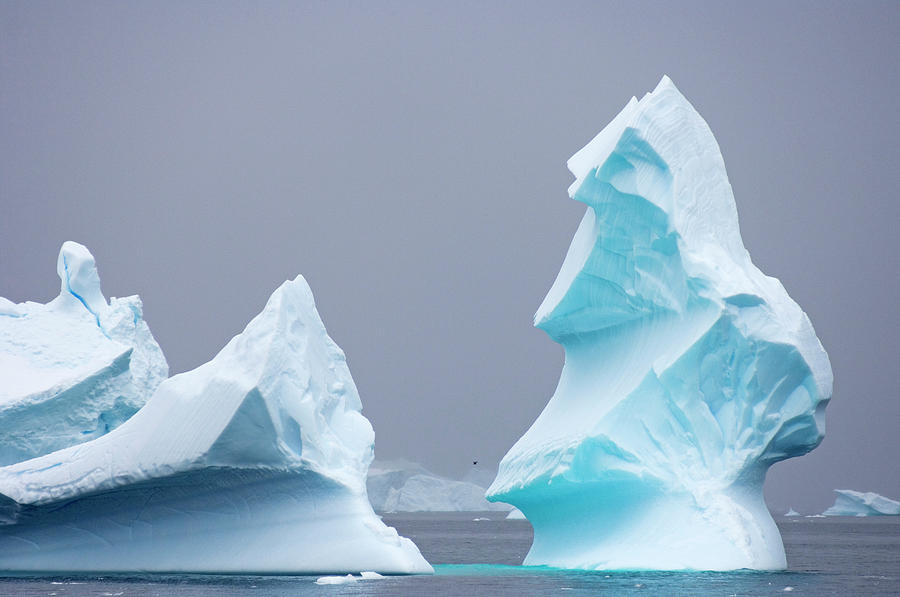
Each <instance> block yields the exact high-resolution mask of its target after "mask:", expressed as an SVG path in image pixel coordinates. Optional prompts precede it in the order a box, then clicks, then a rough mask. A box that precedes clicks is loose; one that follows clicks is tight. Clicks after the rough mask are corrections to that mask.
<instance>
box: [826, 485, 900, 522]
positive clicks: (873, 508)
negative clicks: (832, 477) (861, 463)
mask: <svg viewBox="0 0 900 597" xmlns="http://www.w3.org/2000/svg"><path fill="white" fill-rule="evenodd" d="M834 492H835V493H836V494H837V497H835V500H834V505H833V506H831V507H830V508H828V509H827V510H825V511H824V512H822V514H824V515H825V516H900V502H896V501H894V500H892V499H889V498H886V497H884V496H883V495H878V494H877V493H873V492H871V491H870V492H867V493H863V492H861V491H853V490H851V489H835V490H834Z"/></svg>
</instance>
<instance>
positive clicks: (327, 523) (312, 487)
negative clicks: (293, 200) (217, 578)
mask: <svg viewBox="0 0 900 597" xmlns="http://www.w3.org/2000/svg"><path fill="white" fill-rule="evenodd" d="M373 441H374V432H373V430H372V426H371V425H370V424H369V421H368V420H367V419H366V418H365V417H364V416H363V415H362V413H361V403H360V398H359V394H358V393H357V389H356V386H355V385H354V383H353V379H352V377H351V376H350V371H349V369H348V367H347V362H346V359H345V356H344V353H343V352H342V351H341V349H340V348H339V347H338V346H337V344H335V343H334V341H332V339H331V338H330V337H329V336H328V334H327V333H326V331H325V327H324V325H323V324H322V320H321V319H320V318H319V314H318V312H317V311H316V308H315V303H314V301H313V296H312V292H311V291H310V289H309V286H308V285H307V284H306V281H305V280H304V279H303V278H302V277H301V276H298V277H297V278H296V279H295V280H293V281H288V282H285V283H284V284H283V285H282V286H281V287H279V288H278V289H277V290H276V291H275V292H274V293H273V294H272V296H271V297H270V298H269V301H268V302H267V304H266V306H265V308H264V309H263V311H262V312H261V313H260V314H259V315H257V316H256V317H255V318H254V319H253V320H252V321H251V322H250V323H249V324H248V325H247V327H246V328H245V329H244V331H243V332H242V333H241V334H239V335H237V336H235V337H234V338H233V339H232V340H231V341H230V342H228V344H227V345H226V346H225V347H224V348H223V349H222V350H221V351H220V352H219V354H218V355H216V357H215V358H214V359H213V360H211V361H209V362H208V363H206V364H204V365H201V366H200V367H198V368H196V369H194V370H193V371H189V372H186V373H183V374H180V375H176V376H174V377H171V378H169V379H167V380H165V381H164V382H162V383H161V384H160V385H159V387H158V388H157V389H156V391H155V392H154V394H153V395H152V396H151V397H150V399H149V400H148V401H147V403H146V404H145V405H144V406H143V408H141V409H140V410H139V411H138V412H137V413H136V414H134V416H132V417H131V418H130V419H128V420H127V421H125V422H124V423H122V424H121V425H120V426H119V427H117V428H116V429H114V430H112V431H110V432H109V433H107V434H105V435H103V436H101V437H99V438H96V439H93V440H91V441H89V442H85V443H82V444H78V445H74V446H69V447H67V448H63V449H61V450H57V451H55V452H51V453H49V454H45V455H42V456H39V457H37V458H33V459H30V460H25V461H22V462H18V463H15V464H11V465H8V466H5V467H2V468H0V569H2V570H4V571H15V572H47V571H53V572H54V573H70V572H133V571H145V572H173V573H174V572H203V573H252V574H282V573H284V574H300V573H346V572H355V571H359V570H367V571H377V572H380V573H394V574H409V573H430V572H432V571H433V570H432V568H431V566H430V565H429V564H428V563H427V562H426V561H425V559H424V558H423V557H422V555H421V554H420V553H419V550H418V548H416V546H415V545H414V544H413V543H412V541H410V540H409V539H406V538H403V537H400V536H399V535H398V534H397V532H396V531H395V530H394V529H392V528H390V527H387V526H385V525H384V523H382V522H381V520H380V519H379V518H378V517H377V516H376V515H375V513H374V512H373V510H372V507H371V506H370V505H369V502H368V499H367V497H366V488H365V479H366V470H367V468H368V466H369V463H370V462H371V460H372V455H373Z"/></svg>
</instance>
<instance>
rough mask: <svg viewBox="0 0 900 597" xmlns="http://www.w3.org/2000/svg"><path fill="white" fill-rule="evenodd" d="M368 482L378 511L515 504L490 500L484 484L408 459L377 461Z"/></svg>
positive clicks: (504, 507)
mask: <svg viewBox="0 0 900 597" xmlns="http://www.w3.org/2000/svg"><path fill="white" fill-rule="evenodd" d="M366 485H367V488H368V494H369V501H370V502H371V503H372V507H373V508H375V510H376V511H378V512H481V511H487V510H495V511H505V510H509V509H510V508H511V506H509V505H507V504H492V503H491V502H488V501H487V500H486V499H485V498H484V486H483V485H478V484H476V483H473V482H470V481H456V480H453V479H448V478H446V477H441V476H440V475H435V474H434V473H432V472H430V471H428V470H427V469H425V468H424V467H422V465H420V464H416V463H413V462H407V461H404V460H393V461H375V462H374V463H372V466H371V468H370V469H369V477H368V480H367V482H366Z"/></svg>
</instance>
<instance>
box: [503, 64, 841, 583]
mask: <svg viewBox="0 0 900 597" xmlns="http://www.w3.org/2000/svg"><path fill="white" fill-rule="evenodd" d="M568 165H569V169H570V170H571V171H572V172H573V174H574V175H575V178H576V180H575V182H574V183H573V184H572V186H571V187H570V190H569V192H570V195H571V196H572V198H574V199H576V200H578V201H581V202H583V203H585V204H586V205H587V209H586V212H585V215H584V218H583V220H582V222H581V224H580V226H579V227H578V231H577V232H576V233H575V237H574V239H573V240H572V244H571V246H570V248H569V252H568V254H567V255H566V258H565V260H564V262H563V265H562V269H561V271H560V272H559V275H558V277H557V279H556V282H555V283H554V284H553V286H552V288H551V289H550V291H549V292H548V294H547V296H546V298H545V299H544V302H543V303H542V304H541V306H540V308H539V309H538V311H537V314H536V315H535V324H536V325H537V326H538V327H539V328H541V329H543V330H544V331H546V332H547V333H548V334H549V335H550V337H551V338H553V339H554V340H555V341H557V342H559V343H560V344H562V345H563V347H564V348H565V351H566V361H565V365H564V367H563V371H562V375H561V377H560V381H559V385H558V387H557V389H556V392H555V394H554V395H553V397H552V398H551V399H550V401H549V403H548V404H547V406H546V408H545V409H544V411H543V412H542V413H541V415H540V416H539V417H538V419H537V420H536V421H535V422H534V424H533V425H532V426H531V428H530V429H529V430H528V431H527V432H526V433H525V435H523V436H522V437H521V438H520V439H519V441H518V442H516V444H515V445H514V446H513V447H512V448H511V449H510V451H509V452H508V453H507V455H506V456H505V457H504V459H503V461H502V463H501V465H500V471H499V473H498V475H497V478H496V479H495V481H494V483H493V484H492V485H491V487H490V488H489V490H488V497H489V499H492V500H500V501H504V502H508V503H511V504H513V505H515V506H516V507H518V508H519V509H520V510H522V512H523V513H524V514H525V516H526V517H527V518H528V520H529V521H530V522H531V524H532V525H533V527H534V533H535V534H534V543H533V545H532V547H531V550H530V552H529V553H528V556H527V557H526V559H525V563H526V564H543V565H549V566H557V567H563V568H584V569H701V570H729V569H739V568H753V569H781V568H784V567H785V565H786V562H785V556H784V548H783V546H782V542H781V537H780V535H779V533H778V529H777V527H776V526H775V524H774V522H773V520H772V517H771V515H770V514H769V512H768V510H767V509H766V506H765V504H764V502H763V497H762V487H763V482H764V480H765V474H766V470H767V469H768V467H769V466H771V465H772V464H773V463H775V462H778V461H780V460H784V459H786V458H790V457H793V456H799V455H801V454H805V453H806V452H808V451H810V450H812V449H813V448H815V447H816V446H817V445H818V444H819V442H821V440H822V437H823V434H824V414H825V405H826V403H827V401H828V399H829V398H830V396H831V387H832V373H831V367H830V364H829V361H828V356H827V355H826V353H825V351H824V349H823V348H822V345H821V344H820V342H819V340H818V339H817V338H816V335H815V332H814V331H813V328H812V325H811V324H810V322H809V319H808V318H807V316H806V315H805V314H804V313H803V311H802V310H801V309H800V307H799V306H798V305H797V304H796V303H795V302H794V301H793V300H791V298H790V297H789V296H788V294H787V292H786V291H785V290H784V288H783V287H782V285H781V283H780V282H779V281H778V280H776V279H774V278H770V277H767V276H765V275H764V274H763V273H762V272H760V271H759V270H758V269H757V268H756V267H755V266H754V265H753V263H752V262H751V260H750V256H749V254H748V252H747V250H746V249H745V248H744V246H743V242H742V240H741V236H740V232H739V229H738V219H737V210H736V207H735V202H734V198H733V195H732V191H731V185H730V184H729V182H728V178H727V175H726V172H725V165H724V162H723V160H722V156H721V154H720V152H719V147H718V145H717V143H716V140H715V138H714V137H713V135H712V132H711V131H710V129H709V127H708V126H707V124H706V122H705V121H704V120H703V119H702V118H701V117H700V115H699V114H698V113H697V112H696V111H695V110H694V108H693V107H692V106H691V104H690V103H689V102H688V101H687V100H686V99H685V98H684V97H683V96H682V95H681V93H679V91H678V90H677V89H676V88H675V86H674V85H673V84H672V82H671V81H670V80H669V79H668V78H667V77H664V78H663V79H662V81H661V82H660V84H659V85H658V86H657V88H656V89H655V90H654V91H653V92H652V93H649V94H647V95H646V96H644V98H643V99H641V100H640V101H638V100H637V99H634V98H632V100H631V101H630V102H629V103H628V104H627V105H626V106H625V108H624V109H623V110H622V112H621V113H620V114H619V115H618V116H616V117H615V119H613V121H612V122H611V123H610V124H609V125H608V126H607V127H606V128H604V129H603V131H602V132H601V133H600V134H599V135H597V137H596V138H594V139H593V140H592V141H591V142H590V143H588V144H587V146H586V147H585V148H584V149H582V150H581V151H579V152H578V153H576V154H575V155H574V156H573V157H572V158H571V159H570V160H569V163H568Z"/></svg>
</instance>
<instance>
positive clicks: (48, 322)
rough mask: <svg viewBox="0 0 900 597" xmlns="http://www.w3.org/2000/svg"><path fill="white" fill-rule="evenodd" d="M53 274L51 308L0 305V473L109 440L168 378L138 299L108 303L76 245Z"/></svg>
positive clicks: (65, 249) (66, 248) (66, 247)
mask: <svg viewBox="0 0 900 597" xmlns="http://www.w3.org/2000/svg"><path fill="white" fill-rule="evenodd" d="M56 270H57V273H58V274H59V277H60V280H61V289H60V293H59V296H58V297H56V298H55V299H54V300H52V301H50V302H49V303H47V304H45V305H44V304H40V303H33V302H25V303H21V304H15V303H13V302H12V301H9V300H7V299H5V298H0V380H2V383H0V429H2V430H3V432H2V433H0V465H6V464H12V463H14V462H19V461H21V460H26V459H28V458H34V457H35V456H41V455H43V454H48V453H50V452H53V451H55V450H59V449H61V448H66V447H68V446H72V445H75V444H80V443H83V442H86V441H88V440H92V439H95V438H98V437H100V436H102V435H104V434H106V433H108V432H109V431H111V430H113V429H115V428H116V427H118V426H119V425H121V424H122V423H123V422H125V421H126V420H127V419H128V418H129V417H131V415H133V414H134V413H135V412H137V410H138V409H139V408H140V407H141V406H143V405H144V403H145V402H146V401H147V399H148V398H149V397H150V396H151V395H152V394H153V392H154V391H155V390H156V388H157V387H158V386H159V384H160V383H161V382H162V381H163V380H164V379H166V377H167V376H168V372H169V367H168V365H167V364H166V359H165V357H163V353H162V351H161V350H160V348H159V345H158V344H157V343H156V341H155V340H154V339H153V335H152V334H151V333H150V329H149V328H148V327H147V324H146V323H145V322H144V320H143V317H142V309H141V299H140V298H139V297H137V296H129V297H126V298H118V299H117V298H115V297H113V298H112V299H111V300H110V301H109V302H108V303H107V301H106V298H104V296H103V293H102V292H101V290H100V278H99V276H98V275H97V268H96V265H95V264H94V257H93V256H92V255H91V253H90V252H89V251H88V250H87V249H86V248H85V247H84V246H82V245H80V244H78V243H74V242H71V241H69V242H66V243H64V244H63V246H62V248H61V249H60V251H59V258H58V259H57V266H56Z"/></svg>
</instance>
